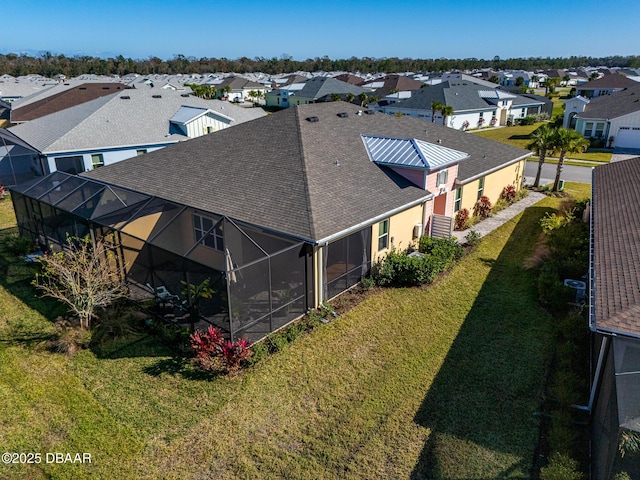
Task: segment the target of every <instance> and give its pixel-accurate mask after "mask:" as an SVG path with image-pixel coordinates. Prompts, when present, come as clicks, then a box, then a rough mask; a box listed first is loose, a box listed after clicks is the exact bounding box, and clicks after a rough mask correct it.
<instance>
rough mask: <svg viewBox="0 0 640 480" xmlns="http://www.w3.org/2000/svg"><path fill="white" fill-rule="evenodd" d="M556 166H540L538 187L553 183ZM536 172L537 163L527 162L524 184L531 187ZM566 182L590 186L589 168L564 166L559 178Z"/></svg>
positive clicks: (546, 164) (547, 164) (549, 164)
mask: <svg viewBox="0 0 640 480" xmlns="http://www.w3.org/2000/svg"><path fill="white" fill-rule="evenodd" d="M556 168H557V165H555V164H551V163H545V164H544V165H543V166H542V175H541V177H540V185H546V184H548V183H553V181H554V179H555V178H556ZM537 171H538V162H527V165H526V166H525V168H524V178H525V184H527V185H531V184H532V183H533V181H534V180H535V179H536V172H537ZM560 178H562V179H563V180H565V181H567V182H579V183H589V184H591V167H576V166H574V165H565V166H564V167H563V168H562V175H561V176H560Z"/></svg>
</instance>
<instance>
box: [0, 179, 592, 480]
mask: <svg viewBox="0 0 640 480" xmlns="http://www.w3.org/2000/svg"><path fill="white" fill-rule="evenodd" d="M565 188H566V189H567V190H568V191H572V189H573V190H575V191H576V192H578V194H580V193H581V192H582V189H581V188H580V187H574V185H572V184H567V185H566V187H565ZM558 204H559V199H554V198H548V199H545V200H544V201H543V202H541V203H540V204H538V205H537V206H535V207H532V208H530V209H528V210H527V211H526V212H525V213H524V214H521V215H520V216H518V217H516V218H515V219H513V220H512V221H510V222H508V223H507V224H506V225H505V226H503V227H501V228H500V229H499V230H497V231H496V232H494V233H493V234H491V236H490V237H488V238H487V240H485V241H483V242H481V244H480V246H479V247H478V249H477V250H476V251H475V252H474V253H472V254H471V255H469V256H468V257H466V258H464V259H463V260H462V261H461V262H460V263H459V264H458V265H457V266H455V267H454V268H453V270H452V271H451V272H450V273H449V274H448V275H447V276H445V277H444V278H442V279H441V280H440V281H439V282H438V283H437V284H435V285H433V286H431V287H427V288H410V289H397V290H384V291H378V292H376V293H373V294H371V295H370V296H369V297H368V298H367V299H366V300H364V301H363V302H362V303H360V304H359V305H358V306H357V307H355V308H354V309H353V310H351V311H350V312H348V313H347V314H345V315H343V316H342V317H340V318H339V319H337V320H336V321H334V322H332V323H330V324H328V325H324V326H321V327H320V328H319V329H317V330H315V331H313V332H312V333H311V334H309V335H306V336H304V337H302V338H301V339H299V340H298V341H296V342H295V343H294V344H293V345H292V346H290V347H289V348H288V349H286V350H284V351H283V352H280V353H278V354H275V355H273V356H272V357H271V358H269V359H268V360H266V361H264V362H262V363H261V364H258V365H257V366H255V367H253V368H251V369H250V370H247V371H245V372H244V373H243V374H242V375H240V376H239V377H237V378H223V377H219V378H214V379H206V378H203V376H202V375H199V374H198V373H197V372H194V371H193V370H192V369H190V368H186V367H185V366H184V365H183V364H182V363H181V362H180V359H179V357H177V356H176V355H174V354H173V353H172V352H171V351H170V350H168V349H166V348H165V347H164V346H162V345H159V344H158V343H157V342H156V341H155V339H154V338H152V337H149V336H146V335H137V336H135V337H134V338H132V339H130V340H129V341H126V342H120V343H119V344H118V345H113V346H112V348H110V349H108V350H106V351H108V352H111V353H105V352H104V351H103V352H102V353H101V355H97V354H96V353H94V352H92V351H90V350H87V351H84V352H81V353H80V354H78V355H76V356H75V357H72V358H70V359H69V358H66V357H63V356H60V355H57V354H52V353H48V352H46V351H44V350H43V349H42V348H39V346H38V345H39V340H40V339H41V338H42V335H43V333H46V332H50V331H51V324H50V319H51V317H52V316H53V315H55V314H56V313H53V312H52V310H51V305H50V304H46V305H45V304H44V303H43V302H42V301H40V300H38V299H36V298H35V297H34V295H33V292H32V291H30V290H29V288H30V287H29V285H28V275H27V274H28V270H25V267H24V266H23V265H21V264H20V262H19V261H17V260H15V259H12V258H9V257H7V255H6V254H5V255H4V256H3V257H0V303H1V305H2V308H1V309H0V398H2V400H3V401H2V404H3V406H2V408H1V409H0V424H1V425H2V426H3V428H2V429H0V445H1V446H2V449H3V451H9V452H13V451H15V452H42V453H43V454H44V453H46V452H71V453H75V452H88V453H91V454H92V461H93V463H92V464H91V465H55V464H40V465H29V466H20V465H1V464H0V478H12V479H14V478H15V479H40V478H42V479H44V478H52V479H66V478H69V479H71V478H73V479H82V478H97V479H100V478H108V479H111V478H149V479H157V478H168V479H173V478H175V479H182V478H241V479H242V478H247V479H255V478H274V479H279V478H290V479H318V478H322V479H360V478H388V479H397V478H416V479H417V478H430V479H451V480H453V479H462V478H465V479H480V478H482V479H485V478H529V472H530V469H531V467H532V462H533V459H534V449H535V447H536V443H537V440H538V427H539V417H538V416H536V412H537V411H538V410H539V408H540V402H541V399H542V397H543V390H544V384H545V378H546V372H547V369H548V366H549V364H550V360H551V357H552V353H553V352H552V350H553V348H554V338H555V324H554V321H553V320H552V318H551V317H550V316H549V315H548V314H547V313H546V312H544V311H543V310H541V309H540V308H539V307H538V305H537V292H536V278H535V274H534V272H532V271H529V270H526V269H524V268H523V260H524V258H525V257H527V255H529V253H530V251H531V248H532V246H533V245H534V243H535V239H536V237H537V236H538V234H539V232H540V228H539V225H538V219H539V218H540V217H541V216H542V215H543V214H544V213H545V212H546V211H548V210H549V209H550V208H555V207H556V206H557V205H558ZM10 207H11V205H10V202H8V201H4V202H0V222H1V223H0V231H5V232H6V231H7V229H13V228H14V219H13V217H12V212H11V208H10Z"/></svg>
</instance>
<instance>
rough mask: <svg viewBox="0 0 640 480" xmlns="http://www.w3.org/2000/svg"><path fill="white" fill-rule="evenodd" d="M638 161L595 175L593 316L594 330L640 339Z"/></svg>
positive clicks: (617, 164) (604, 168)
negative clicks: (613, 332) (634, 336)
mask: <svg viewBox="0 0 640 480" xmlns="http://www.w3.org/2000/svg"><path fill="white" fill-rule="evenodd" d="M638 184H640V158H634V159H631V160H626V161H622V162H615V163H611V164H609V165H605V166H601V167H597V168H595V169H594V173H593V211H592V215H593V232H592V239H593V257H592V268H593V275H594V285H593V287H594V292H593V299H594V314H595V325H596V327H597V328H598V329H602V330H606V331H615V332H622V333H627V334H632V335H636V336H640V222H638V215H639V214H640V208H639V206H640V189H638Z"/></svg>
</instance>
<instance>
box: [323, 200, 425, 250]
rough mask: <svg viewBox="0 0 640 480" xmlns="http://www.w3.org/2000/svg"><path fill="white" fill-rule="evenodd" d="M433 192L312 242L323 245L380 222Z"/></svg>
mask: <svg viewBox="0 0 640 480" xmlns="http://www.w3.org/2000/svg"><path fill="white" fill-rule="evenodd" d="M433 196H434V195H433V193H430V194H428V195H425V196H424V197H421V198H419V199H418V200H414V201H413V202H411V203H407V204H406V205H403V206H402V207H398V208H394V209H393V210H389V211H388V212H385V213H383V214H381V215H377V216H375V217H373V218H370V219H369V220H365V221H364V222H360V223H358V224H356V225H353V226H351V227H349V228H347V229H345V230H342V231H340V232H337V233H334V234H332V235H329V236H328V237H324V238H323V239H321V240H317V241H313V243H314V244H315V245H324V244H327V243H329V242H332V241H333V240H337V239H339V238H342V237H346V236H347V235H349V234H351V233H354V232H357V231H358V230H361V229H362V228H364V227H366V226H368V225H373V224H374V223H376V222H380V221H382V220H384V219H386V218H389V217H391V216H393V215H395V214H396V213H400V212H402V211H404V210H407V209H409V208H412V207H415V206H417V205H420V204H421V203H424V202H426V201H428V200H431V199H432V198H433Z"/></svg>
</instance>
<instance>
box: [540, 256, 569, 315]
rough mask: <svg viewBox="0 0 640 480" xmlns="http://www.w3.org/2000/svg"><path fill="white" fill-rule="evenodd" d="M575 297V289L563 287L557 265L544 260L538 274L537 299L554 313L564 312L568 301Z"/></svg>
mask: <svg viewBox="0 0 640 480" xmlns="http://www.w3.org/2000/svg"><path fill="white" fill-rule="evenodd" d="M574 299H575V290H574V289H572V288H570V287H565V286H564V285H563V283H562V281H561V280H560V276H559V273H558V266H557V265H556V264H555V263H553V262H546V263H544V264H543V265H542V267H541V268H540V275H539V276H538V300H539V302H540V304H541V305H542V306H544V307H546V308H547V309H549V310H550V311H551V312H553V313H556V314H562V313H566V312H567V310H568V303H569V302H571V301H573V300H574Z"/></svg>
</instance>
